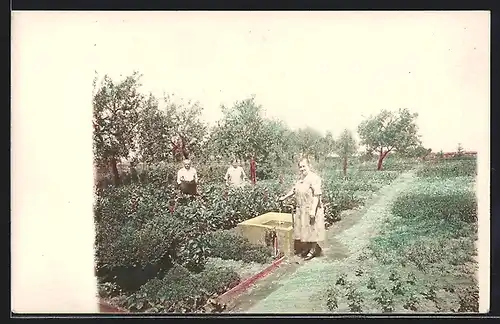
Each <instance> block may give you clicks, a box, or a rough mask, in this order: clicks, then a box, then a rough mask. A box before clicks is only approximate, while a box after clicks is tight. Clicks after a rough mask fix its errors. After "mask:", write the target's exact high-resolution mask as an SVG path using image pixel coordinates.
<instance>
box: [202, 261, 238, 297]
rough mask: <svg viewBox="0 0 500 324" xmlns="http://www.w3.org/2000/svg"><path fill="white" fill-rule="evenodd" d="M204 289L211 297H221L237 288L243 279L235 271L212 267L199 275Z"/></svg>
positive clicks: (227, 268)
mask: <svg viewBox="0 0 500 324" xmlns="http://www.w3.org/2000/svg"><path fill="white" fill-rule="evenodd" d="M197 277H198V280H199V281H200V282H201V287H202V289H203V290H204V291H205V292H206V293H207V294H208V295H209V296H212V295H214V294H215V295H220V294H222V293H224V292H226V291H228V290H229V289H231V288H233V287H234V286H236V285H237V284H238V283H239V282H240V280H241V278H240V276H239V275H238V273H236V272H235V271H234V270H233V269H231V268H229V267H223V266H212V267H208V268H206V269H205V270H203V271H202V272H201V273H199V274H198V275H197Z"/></svg>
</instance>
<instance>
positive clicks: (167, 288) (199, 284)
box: [124, 265, 240, 313]
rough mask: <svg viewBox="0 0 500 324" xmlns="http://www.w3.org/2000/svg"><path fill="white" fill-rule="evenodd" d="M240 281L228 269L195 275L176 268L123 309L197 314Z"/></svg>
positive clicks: (132, 298)
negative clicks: (210, 298)
mask: <svg viewBox="0 0 500 324" xmlns="http://www.w3.org/2000/svg"><path fill="white" fill-rule="evenodd" d="M239 281H240V278H239V276H238V274H236V273H235V272H234V271H232V270H230V269H227V268H210V269H206V270H204V271H202V272H201V273H199V274H192V273H191V272H189V271H188V270H187V269H186V268H184V267H182V266H180V265H174V266H173V267H172V268H171V269H170V270H169V271H168V272H167V273H166V274H165V276H164V277H163V278H161V279H160V278H154V279H151V280H149V281H148V282H147V283H146V284H144V285H143V286H141V287H140V289H139V290H138V291H137V292H135V293H134V294H132V295H131V296H129V297H128V298H127V299H126V300H125V302H124V306H125V307H127V308H128V309H129V310H131V311H135V312H154V313H159V312H176V313H177V312H179V313H187V312H196V311H197V310H199V309H200V308H201V307H202V306H203V305H204V304H205V303H206V301H207V299H208V298H209V297H211V296H213V295H214V294H220V293H223V292H225V291H226V290H228V289H229V288H231V287H233V286H234V285H236V284H237V283H238V282H239Z"/></svg>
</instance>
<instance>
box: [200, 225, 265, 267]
mask: <svg viewBox="0 0 500 324" xmlns="http://www.w3.org/2000/svg"><path fill="white" fill-rule="evenodd" d="M207 241H208V242H209V243H208V246H209V247H210V256H211V257H214V258H221V259H223V260H243V261H245V262H252V261H253V262H258V263H267V262H269V261H270V260H271V249H270V248H267V247H263V246H259V245H254V244H252V243H250V242H249V241H248V240H247V239H246V238H244V237H242V236H240V235H238V234H234V233H231V232H228V231H218V232H214V233H210V234H209V236H208V238H207Z"/></svg>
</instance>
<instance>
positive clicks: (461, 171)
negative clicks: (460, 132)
mask: <svg viewBox="0 0 500 324" xmlns="http://www.w3.org/2000/svg"><path fill="white" fill-rule="evenodd" d="M476 174H477V169H476V159H465V160H458V161H457V160H450V161H446V160H443V161H440V162H438V163H426V165H425V166H424V167H423V168H421V169H420V170H418V171H417V176H418V177H425V178H452V177H462V176H472V177H473V176H475V175H476Z"/></svg>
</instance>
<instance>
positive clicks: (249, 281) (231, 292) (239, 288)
mask: <svg viewBox="0 0 500 324" xmlns="http://www.w3.org/2000/svg"><path fill="white" fill-rule="evenodd" d="M284 259H285V256H282V257H281V258H279V259H278V260H276V261H274V262H273V263H272V264H271V265H269V266H268V267H266V268H265V269H264V270H262V271H260V272H259V273H257V274H255V275H253V276H251V277H250V278H248V279H246V280H244V281H242V282H240V283H239V284H238V285H236V286H235V287H233V288H232V289H230V290H228V291H226V292H225V293H224V294H222V295H220V296H219V297H217V300H219V301H222V300H224V299H227V298H230V297H234V295H236V294H238V293H241V292H243V291H245V290H247V289H248V288H249V287H250V286H251V285H252V284H253V283H255V282H256V281H257V280H259V279H262V278H264V277H265V276H267V275H268V274H269V273H271V272H272V271H273V270H274V269H276V268H277V267H278V266H279V265H280V263H281V262H283V260H284Z"/></svg>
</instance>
